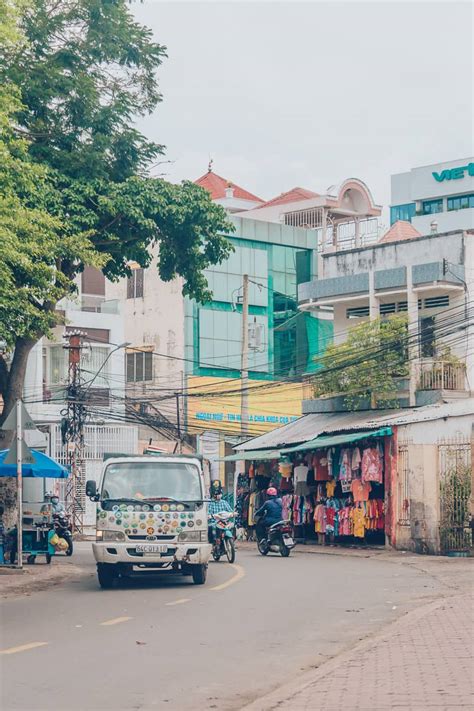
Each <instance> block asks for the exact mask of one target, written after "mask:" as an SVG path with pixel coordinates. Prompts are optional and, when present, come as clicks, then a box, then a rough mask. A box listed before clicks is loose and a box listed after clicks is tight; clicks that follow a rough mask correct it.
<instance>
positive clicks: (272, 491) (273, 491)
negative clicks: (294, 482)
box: [267, 486, 278, 496]
mask: <svg viewBox="0 0 474 711" xmlns="http://www.w3.org/2000/svg"><path fill="white" fill-rule="evenodd" d="M277 494H278V492H277V490H276V489H275V487H274V486H271V487H270V488H269V489H267V495H268V496H276V495H277Z"/></svg>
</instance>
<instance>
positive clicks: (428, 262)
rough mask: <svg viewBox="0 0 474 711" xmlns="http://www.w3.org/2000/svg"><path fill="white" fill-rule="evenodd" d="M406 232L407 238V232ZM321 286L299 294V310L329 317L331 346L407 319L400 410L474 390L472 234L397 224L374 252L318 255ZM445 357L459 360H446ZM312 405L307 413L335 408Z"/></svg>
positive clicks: (310, 402)
mask: <svg viewBox="0 0 474 711" xmlns="http://www.w3.org/2000/svg"><path fill="white" fill-rule="evenodd" d="M405 227H408V228H410V230H412V232H411V233H410V232H407V230H406V229H405ZM320 260H321V269H320V271H319V273H318V279H317V280H314V281H312V282H307V283H306V284H302V285H301V286H300V287H299V290H298V298H299V308H300V309H302V310H304V311H310V312H313V313H317V312H318V311H320V310H325V311H329V312H332V314H333V320H334V340H335V342H336V343H341V342H343V341H344V340H345V339H346V338H347V334H348V331H349V330H350V328H351V327H352V326H354V325H356V324H358V323H361V322H363V321H364V320H369V319H375V318H378V317H380V316H381V317H383V316H387V315H389V314H394V313H398V312H407V315H408V328H409V332H411V333H413V334H417V335H418V339H412V340H411V341H410V348H411V353H410V367H411V373H410V379H409V383H407V388H406V392H404V393H400V394H401V398H400V399H401V404H403V405H411V406H413V405H424V404H428V403H432V402H436V401H438V400H439V399H440V398H443V399H445V398H448V397H451V398H455V397H467V396H468V394H469V393H471V394H472V392H473V390H474V328H473V319H472V302H473V300H474V231H466V232H462V231H452V232H446V233H441V234H428V235H425V236H420V235H419V234H418V233H417V232H416V231H415V230H414V229H413V228H412V227H411V226H410V225H406V223H403V222H402V223H400V222H398V223H396V224H395V225H393V227H392V228H391V229H390V230H389V232H388V233H387V234H386V235H385V236H384V237H383V238H382V239H381V240H380V242H379V243H378V244H374V245H369V246H366V247H361V248H355V249H349V250H345V251H339V252H334V251H328V252H323V253H322V254H321V256H320ZM446 349H449V351H448V352H450V353H451V354H452V355H453V356H455V357H456V358H457V359H458V360H457V361H456V363H454V362H452V361H451V362H448V359H447V358H444V360H443V353H446V352H447V351H446ZM334 400H335V402H332V401H331V400H329V401H325V400H311V399H309V400H308V401H306V402H305V403H304V406H303V410H304V411H305V412H320V411H322V410H321V408H323V409H324V408H327V409H328V410H331V408H332V409H337V408H338V407H340V405H341V402H340V398H339V399H338V398H335V399H334Z"/></svg>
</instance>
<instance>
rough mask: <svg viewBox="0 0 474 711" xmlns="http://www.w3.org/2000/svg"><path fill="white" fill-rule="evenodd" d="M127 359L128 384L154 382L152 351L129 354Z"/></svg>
mask: <svg viewBox="0 0 474 711" xmlns="http://www.w3.org/2000/svg"><path fill="white" fill-rule="evenodd" d="M126 359H127V382H128V383H141V382H145V381H150V380H153V353H152V352H151V351H135V352H133V353H127V355H126Z"/></svg>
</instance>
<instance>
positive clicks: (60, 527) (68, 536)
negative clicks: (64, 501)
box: [53, 512, 74, 556]
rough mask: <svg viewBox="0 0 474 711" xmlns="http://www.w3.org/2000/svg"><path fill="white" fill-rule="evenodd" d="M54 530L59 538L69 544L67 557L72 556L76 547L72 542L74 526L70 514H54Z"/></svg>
mask: <svg viewBox="0 0 474 711" xmlns="http://www.w3.org/2000/svg"><path fill="white" fill-rule="evenodd" d="M53 528H54V531H55V533H57V535H58V536H59V538H64V540H65V541H66V543H67V550H66V551H65V553H66V555H68V556H70V555H72V554H73V550H74V545H73V541H72V526H71V522H70V520H69V516H68V514H67V513H65V512H61V513H55V514H53Z"/></svg>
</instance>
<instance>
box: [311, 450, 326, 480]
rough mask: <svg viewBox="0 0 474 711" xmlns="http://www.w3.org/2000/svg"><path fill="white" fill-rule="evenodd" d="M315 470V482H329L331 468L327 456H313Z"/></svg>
mask: <svg viewBox="0 0 474 711" xmlns="http://www.w3.org/2000/svg"><path fill="white" fill-rule="evenodd" d="M311 464H312V466H313V469H314V479H315V481H329V479H330V477H329V466H328V460H327V457H326V455H325V454H323V453H322V452H321V453H316V454H315V455H314V456H313V460H312V462H311Z"/></svg>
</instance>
